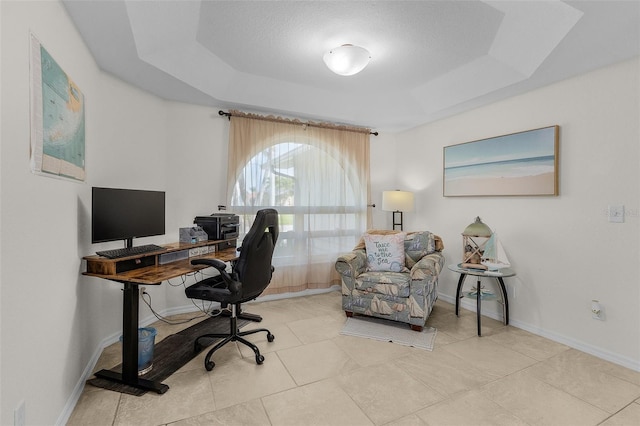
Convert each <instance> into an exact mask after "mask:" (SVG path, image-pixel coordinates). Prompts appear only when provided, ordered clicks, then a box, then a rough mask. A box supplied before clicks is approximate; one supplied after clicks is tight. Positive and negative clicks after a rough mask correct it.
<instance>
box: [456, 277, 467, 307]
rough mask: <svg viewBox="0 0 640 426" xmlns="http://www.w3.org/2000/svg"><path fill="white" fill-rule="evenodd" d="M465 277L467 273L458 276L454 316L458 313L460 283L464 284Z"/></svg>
mask: <svg viewBox="0 0 640 426" xmlns="http://www.w3.org/2000/svg"><path fill="white" fill-rule="evenodd" d="M465 278H467V274H464V273H462V274H460V278H458V288H457V289H456V316H459V315H458V312H459V311H460V297H461V296H460V292H461V291H462V285H463V284H464V280H465Z"/></svg>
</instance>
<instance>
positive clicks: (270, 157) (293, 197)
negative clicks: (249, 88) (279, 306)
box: [227, 111, 371, 294]
mask: <svg viewBox="0 0 640 426" xmlns="http://www.w3.org/2000/svg"><path fill="white" fill-rule="evenodd" d="M230 120H231V123H230V129H229V169H228V179H227V183H228V191H227V198H228V200H227V202H228V205H229V206H230V207H229V210H230V211H232V212H234V213H236V214H238V215H239V216H240V222H241V230H240V231H241V236H242V235H243V234H244V232H246V231H248V229H249V227H250V226H251V224H252V223H253V218H254V215H255V213H256V212H257V211H258V210H260V209H262V208H266V207H273V208H275V209H276V210H278V212H279V213H280V236H279V239H278V244H277V247H276V251H275V254H274V260H273V264H274V266H275V268H276V271H275V274H274V277H273V279H272V281H271V284H270V285H269V287H268V288H267V290H266V291H265V293H264V294H276V293H287V292H296V291H302V290H305V289H318V288H328V287H330V286H331V285H333V284H338V283H339V278H338V275H337V273H336V272H335V269H334V263H335V260H336V258H337V257H338V255H340V254H342V253H345V252H347V251H350V250H351V249H352V248H353V247H354V246H355V244H356V243H357V241H358V239H359V238H360V236H361V235H362V233H363V232H364V231H365V230H366V229H367V228H368V227H369V225H370V223H371V213H370V211H369V208H368V200H369V198H370V197H369V193H370V185H369V130H368V129H357V128H347V127H342V126H328V125H327V126H325V125H320V124H315V123H300V122H297V121H295V120H284V119H280V118H276V117H262V116H254V115H249V114H244V113H241V112H238V111H231V118H230Z"/></svg>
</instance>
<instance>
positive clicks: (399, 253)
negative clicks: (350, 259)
mask: <svg viewBox="0 0 640 426" xmlns="http://www.w3.org/2000/svg"><path fill="white" fill-rule="evenodd" d="M405 235H406V234H405V233H404V232H399V233H397V234H392V235H372V234H365V235H364V243H365V246H366V250H367V270H368V271H391V272H402V271H403V270H404V238H405Z"/></svg>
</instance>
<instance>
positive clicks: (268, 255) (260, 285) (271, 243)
mask: <svg viewBox="0 0 640 426" xmlns="http://www.w3.org/2000/svg"><path fill="white" fill-rule="evenodd" d="M278 233H279V229H278V212H277V211H276V210H275V209H263V210H259V211H258V213H257V214H256V218H255V220H254V221H253V225H252V226H251V229H250V230H249V232H248V233H247V235H245V237H244V239H243V240H242V246H241V248H240V257H239V258H238V260H237V261H236V262H235V265H234V268H233V271H234V272H235V273H236V274H237V280H238V281H240V282H241V283H242V295H241V299H242V300H241V301H242V302H244V301H248V300H252V299H255V298H256V297H258V296H259V295H260V293H262V292H263V291H264V289H265V288H267V286H268V285H269V283H270V282H271V275H272V272H273V270H272V267H271V260H272V258H273V250H274V248H275V246H276V241H277V240H278Z"/></svg>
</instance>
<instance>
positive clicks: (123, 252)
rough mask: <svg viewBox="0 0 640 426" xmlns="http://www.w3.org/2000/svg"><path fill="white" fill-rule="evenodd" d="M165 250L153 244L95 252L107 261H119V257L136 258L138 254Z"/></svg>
mask: <svg viewBox="0 0 640 426" xmlns="http://www.w3.org/2000/svg"><path fill="white" fill-rule="evenodd" d="M164 250H166V248H164V247H160V246H157V245H155V244H147V245H143V246H136V247H129V248H122V249H115V250H103V251H97V252H96V254H97V255H98V256H102V257H106V258H108V259H119V258H121V257H128V256H136V255H139V254H145V253H151V252H153V251H164Z"/></svg>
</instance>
